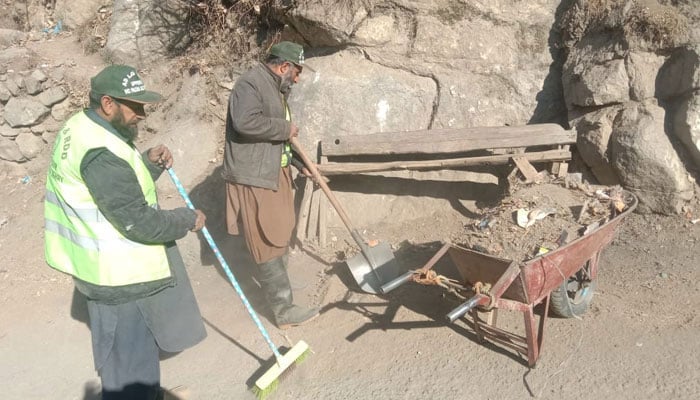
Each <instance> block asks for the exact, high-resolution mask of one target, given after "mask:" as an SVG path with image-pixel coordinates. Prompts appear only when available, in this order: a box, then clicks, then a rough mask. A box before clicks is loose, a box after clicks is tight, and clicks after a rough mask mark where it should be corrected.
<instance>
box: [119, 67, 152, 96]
mask: <svg viewBox="0 0 700 400" xmlns="http://www.w3.org/2000/svg"><path fill="white" fill-rule="evenodd" d="M134 77H135V78H136V79H134V80H131V79H132V78H134ZM122 86H123V87H124V94H132V93H138V92H143V91H145V90H146V86H144V84H143V81H141V79H140V78H139V76H138V75H136V72H135V71H130V72H129V73H128V74H127V75H126V76H125V77H124V79H122Z"/></svg>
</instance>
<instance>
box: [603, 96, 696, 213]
mask: <svg viewBox="0 0 700 400" xmlns="http://www.w3.org/2000/svg"><path fill="white" fill-rule="evenodd" d="M664 118H665V111H664V109H663V108H661V107H659V106H658V105H657V104H655V103H654V102H651V101H650V102H645V103H629V104H627V105H626V108H624V109H623V110H622V112H621V113H620V114H619V115H618V117H617V118H616V120H615V124H614V128H613V129H614V134H613V135H612V137H611V139H610V141H611V154H612V160H613V166H614V168H615V171H616V172H617V175H618V176H619V177H620V180H621V181H622V184H623V185H624V186H625V187H626V188H628V189H630V190H631V191H632V192H634V193H635V194H636V195H637V196H638V197H639V200H640V202H639V211H640V212H647V213H648V212H657V213H662V214H674V213H680V211H681V209H682V207H683V205H684V204H685V202H686V201H687V200H689V199H691V198H692V197H693V190H694V188H693V185H692V183H691V181H690V176H689V175H688V171H687V170H686V169H685V167H684V166H683V163H682V162H681V159H680V157H679V156H678V153H676V150H675V149H674V147H673V144H672V143H671V140H670V139H669V137H668V135H667V134H666V132H665V129H664Z"/></svg>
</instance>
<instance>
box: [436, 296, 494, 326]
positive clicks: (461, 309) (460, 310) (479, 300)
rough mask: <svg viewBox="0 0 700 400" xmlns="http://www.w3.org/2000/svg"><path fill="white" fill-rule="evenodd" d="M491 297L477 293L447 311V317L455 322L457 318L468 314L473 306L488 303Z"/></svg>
mask: <svg viewBox="0 0 700 400" xmlns="http://www.w3.org/2000/svg"><path fill="white" fill-rule="evenodd" d="M489 301H490V300H489V297H488V296H486V295H483V294H477V295H475V296H474V297H472V298H471V299H469V300H467V301H465V302H464V303H462V304H460V305H459V306H458V307H457V308H455V309H454V310H452V311H450V312H449V313H447V315H446V317H447V319H448V320H449V321H450V322H455V320H456V319H457V318H459V317H461V316H462V315H464V314H466V313H468V312H469V310H471V309H472V308H474V307H476V306H480V305H484V304H487V303H488V302H489Z"/></svg>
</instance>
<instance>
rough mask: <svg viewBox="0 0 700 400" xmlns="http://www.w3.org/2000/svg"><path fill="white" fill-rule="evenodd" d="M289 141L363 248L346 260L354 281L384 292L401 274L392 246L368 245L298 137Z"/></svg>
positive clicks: (371, 291)
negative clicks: (384, 285)
mask: <svg viewBox="0 0 700 400" xmlns="http://www.w3.org/2000/svg"><path fill="white" fill-rule="evenodd" d="M289 141H290V143H291V144H292V146H294V148H295V149H296V151H297V154H298V155H299V157H301V159H302V161H304V164H305V165H306V168H307V169H308V170H309V172H311V175H313V177H314V179H315V180H316V182H317V183H318V184H319V185H320V186H321V189H322V190H323V193H325V194H326V196H327V197H328V200H329V201H330V203H331V204H332V205H333V208H335V210H336V211H337V212H338V215H339V216H340V219H341V220H343V224H345V227H346V228H348V231H350V235H351V236H352V238H353V240H355V243H357V245H358V246H359V247H360V251H361V252H360V253H358V254H356V255H355V256H354V257H352V258H350V259H349V260H347V261H346V263H347V264H348V267H349V268H350V272H351V273H352V276H353V278H355V281H356V282H357V284H358V285H360V289H362V290H363V291H365V292H367V293H384V292H383V290H382V285H383V284H384V283H386V282H389V281H391V280H393V279H394V278H396V277H397V276H398V274H399V272H398V271H399V268H398V264H397V262H396V258H395V257H394V253H392V251H391V247H390V246H389V244H388V243H382V242H380V243H379V244H377V245H376V246H374V247H370V246H368V245H367V243H366V242H365V241H364V240H363V239H362V236H360V233H359V232H358V231H357V229H355V228H353V226H352V224H351V223H350V219H349V218H348V216H347V214H346V213H345V210H344V209H343V207H341V205H340V203H339V202H338V199H336V198H335V195H334V194H333V192H331V189H330V188H329V187H328V184H327V183H326V181H325V180H324V179H323V177H322V176H321V173H320V172H318V169H317V168H316V164H314V163H313V162H312V161H311V160H310V159H309V157H308V156H307V155H306V153H305V152H304V150H303V149H302V148H301V145H300V144H299V141H298V140H297V138H295V137H293V138H291V139H290V140H289Z"/></svg>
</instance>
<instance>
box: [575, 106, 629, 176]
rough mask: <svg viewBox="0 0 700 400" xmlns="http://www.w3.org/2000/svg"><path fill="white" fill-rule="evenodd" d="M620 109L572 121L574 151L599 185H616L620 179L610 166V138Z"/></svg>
mask: <svg viewBox="0 0 700 400" xmlns="http://www.w3.org/2000/svg"><path fill="white" fill-rule="evenodd" d="M619 112H620V107H619V106H617V107H605V108H602V109H600V110H596V111H593V112H590V113H587V114H584V115H583V116H581V117H578V118H576V119H574V120H572V125H573V126H574V127H575V128H576V132H577V133H578V135H577V139H576V150H578V153H579V155H580V156H581V158H582V159H583V161H584V162H585V163H586V165H587V166H588V167H589V168H590V169H591V172H592V173H593V175H594V176H595V177H596V179H597V180H598V182H599V183H601V184H604V185H618V184H620V179H619V178H618V176H617V173H616V172H615V170H614V169H613V167H612V165H611V164H610V161H611V160H610V148H609V144H610V137H611V136H612V133H613V121H614V120H615V117H616V116H617V114H618V113H619Z"/></svg>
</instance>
